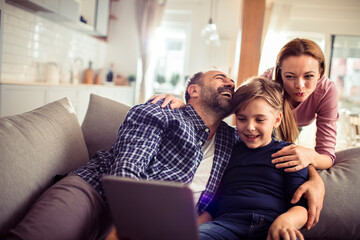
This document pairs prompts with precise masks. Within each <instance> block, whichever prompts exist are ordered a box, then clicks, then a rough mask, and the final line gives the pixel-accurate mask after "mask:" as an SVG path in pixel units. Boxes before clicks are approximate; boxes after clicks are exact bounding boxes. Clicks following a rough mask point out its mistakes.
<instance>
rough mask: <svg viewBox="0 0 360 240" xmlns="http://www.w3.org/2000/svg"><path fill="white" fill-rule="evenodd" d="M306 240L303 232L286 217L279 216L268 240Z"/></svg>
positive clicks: (270, 230) (272, 226) (271, 227)
mask: <svg viewBox="0 0 360 240" xmlns="http://www.w3.org/2000/svg"><path fill="white" fill-rule="evenodd" d="M280 239H284V240H296V239H299V240H304V237H303V235H302V234H301V232H300V231H299V230H298V229H296V228H295V227H294V225H293V224H291V223H290V222H289V221H288V220H287V218H286V217H283V216H281V215H280V216H279V217H277V218H276V219H275V221H274V222H273V223H272V224H271V226H270V229H269V232H268V236H267V238H266V240H280Z"/></svg>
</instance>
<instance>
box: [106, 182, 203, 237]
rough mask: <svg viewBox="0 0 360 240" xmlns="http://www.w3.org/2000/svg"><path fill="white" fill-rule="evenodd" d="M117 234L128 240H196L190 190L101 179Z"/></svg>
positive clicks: (178, 185) (177, 185) (167, 184)
mask: <svg viewBox="0 0 360 240" xmlns="http://www.w3.org/2000/svg"><path fill="white" fill-rule="evenodd" d="M103 185H104V189H105V195H106V197H107V200H108V204H109V207H110V211H111V214H112V217H113V220H114V224H115V227H116V230H117V234H118V236H119V237H120V238H127V239H131V240H162V239H164V240H169V239H171V240H177V239H179V240H180V239H181V240H183V239H187V240H197V239H198V228H197V214H196V211H195V206H194V198H193V193H192V191H191V189H190V188H189V187H188V186H186V185H184V184H181V183H173V182H162V181H152V180H151V181H150V180H146V181H145V180H137V179H131V178H123V177H116V176H104V177H103Z"/></svg>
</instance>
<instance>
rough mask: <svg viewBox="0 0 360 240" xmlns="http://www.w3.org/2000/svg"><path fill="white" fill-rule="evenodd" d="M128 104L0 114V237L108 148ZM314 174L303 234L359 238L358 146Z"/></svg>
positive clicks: (62, 103) (94, 101) (97, 102)
mask: <svg viewBox="0 0 360 240" xmlns="http://www.w3.org/2000/svg"><path fill="white" fill-rule="evenodd" d="M128 110H129V107H128V106H126V105H123V104H121V103H118V102H115V101H112V100H110V99H106V98H103V97H100V96H97V95H93V94H92V95H91V96H90V102H89V107H88V111H87V114H86V116H85V119H84V122H83V123H82V125H81V126H80V124H79V122H78V120H77V118H76V115H75V113H74V110H73V108H72V105H71V103H70V101H69V100H68V99H67V98H64V99H61V100H59V101H56V102H53V103H50V104H47V105H45V106H43V107H41V108H38V109H35V110H33V111H31V112H27V113H24V114H20V115H16V116H10V117H3V118H0V164H1V165H0V239H1V236H2V235H3V234H4V233H6V231H7V230H8V229H9V228H10V227H12V226H14V225H15V224H16V223H17V222H18V221H20V220H21V218H22V217H23V216H24V215H25V214H26V212H27V211H28V209H29V208H30V206H31V205H32V204H33V203H34V201H35V200H36V199H37V198H38V197H39V196H40V194H41V193H42V192H43V191H44V190H46V189H47V188H48V187H49V186H50V185H51V184H53V183H54V176H55V175H61V174H65V173H67V172H69V171H70V170H72V169H74V168H77V167H79V166H81V165H82V164H84V163H86V162H87V161H88V160H89V159H90V158H91V157H92V156H93V155H94V154H95V152H96V151H97V150H100V149H109V148H110V147H111V145H112V143H113V142H114V140H115V137H116V133H117V130H118V128H119V126H120V124H121V123H122V121H123V120H124V118H125V115H126V113H127V111H128ZM336 155H337V160H336V164H335V165H334V166H333V167H332V168H331V169H330V170H328V171H322V172H321V173H320V174H321V176H322V178H323V179H324V182H325V185H326V195H325V202H324V208H323V211H322V213H321V218H320V222H319V223H318V224H317V225H316V227H315V228H313V229H312V230H310V231H304V235H305V237H306V239H360V189H359V186H360V176H359V171H360V148H354V149H348V150H345V151H341V152H337V153H336Z"/></svg>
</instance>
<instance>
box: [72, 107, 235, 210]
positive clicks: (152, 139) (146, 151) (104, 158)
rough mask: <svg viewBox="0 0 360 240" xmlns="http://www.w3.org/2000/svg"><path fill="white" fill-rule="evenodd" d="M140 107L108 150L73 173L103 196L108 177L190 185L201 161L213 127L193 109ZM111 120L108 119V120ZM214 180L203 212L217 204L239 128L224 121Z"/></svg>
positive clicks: (200, 203)
mask: <svg viewBox="0 0 360 240" xmlns="http://www.w3.org/2000/svg"><path fill="white" fill-rule="evenodd" d="M160 104H161V102H160V103H157V104H150V103H145V104H140V105H137V106H135V107H133V108H132V109H130V111H129V112H128V114H127V116H126V119H125V120H124V122H123V124H122V125H121V127H120V129H119V132H118V135H117V139H116V141H115V143H114V144H113V146H112V148H111V149H110V150H109V151H99V152H97V154H96V155H95V157H94V158H93V159H92V160H91V161H89V162H88V163H87V164H85V165H84V166H82V167H81V168H79V169H77V170H75V171H74V172H72V173H75V174H78V175H79V176H80V177H82V178H83V179H84V180H85V181H87V182H88V183H89V184H90V185H92V186H93V187H94V188H95V189H96V190H97V191H98V192H99V194H100V195H101V196H102V197H104V192H103V187H102V183H101V178H102V176H103V175H108V174H110V175H116V176H122V177H131V178H141V179H152V180H164V181H175V182H183V183H190V182H191V181H192V179H193V177H194V174H195V171H196V169H197V167H198V166H199V164H200V161H201V160H202V157H203V153H202V151H201V147H202V145H203V144H204V143H205V142H206V140H207V138H208V135H209V129H208V127H207V126H206V125H205V123H204V122H203V121H202V119H201V118H200V116H199V115H198V114H197V113H196V112H195V110H194V108H193V107H192V106H191V105H187V106H186V108H181V109H170V108H169V107H168V106H167V107H166V108H161V107H160ZM105 121H106V120H105ZM215 136H216V137H215V155H214V163H213V167H212V170H211V177H210V179H209V182H208V184H207V186H206V189H205V191H204V192H203V193H202V195H201V197H200V199H199V201H198V203H197V209H198V213H199V214H200V213H201V212H203V210H204V209H205V207H206V206H207V205H208V204H209V202H210V201H211V200H212V198H213V196H214V194H215V192H216V190H217V187H218V185H219V183H220V180H221V177H222V175H223V173H224V170H225V168H226V166H227V163H228V161H229V159H230V156H231V151H232V146H233V144H234V141H235V138H236V134H235V129H234V128H232V127H230V126H228V125H227V124H226V123H224V122H221V124H220V126H219V127H218V129H217V131H216V135H215Z"/></svg>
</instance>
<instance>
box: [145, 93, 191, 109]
mask: <svg viewBox="0 0 360 240" xmlns="http://www.w3.org/2000/svg"><path fill="white" fill-rule="evenodd" d="M151 99H152V101H151V103H156V102H157V101H160V100H162V99H164V102H163V103H162V104H161V107H162V108H164V107H166V106H167V105H168V104H169V103H170V108H171V109H178V108H183V107H185V106H186V105H185V103H184V102H183V101H181V100H180V99H178V98H177V97H175V96H174V95H171V94H158V95H154V96H152V97H151V98H150V99H149V100H151ZM149 100H148V101H149Z"/></svg>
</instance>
